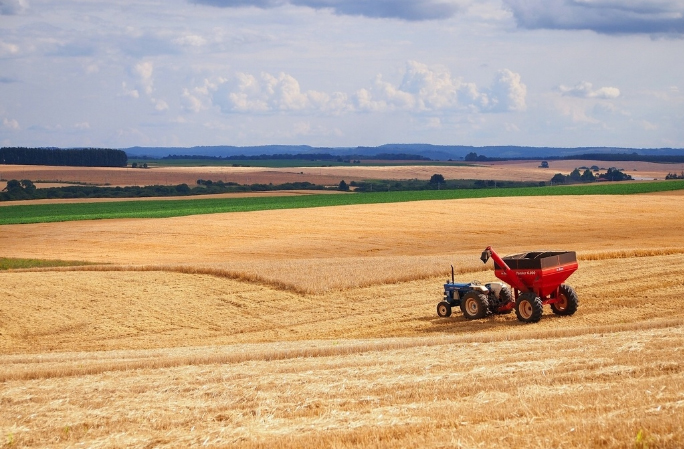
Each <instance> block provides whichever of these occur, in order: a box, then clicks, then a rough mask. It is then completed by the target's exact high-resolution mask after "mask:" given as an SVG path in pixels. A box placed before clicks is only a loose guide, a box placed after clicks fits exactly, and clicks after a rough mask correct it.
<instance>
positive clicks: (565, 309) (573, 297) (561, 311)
mask: <svg viewBox="0 0 684 449" xmlns="http://www.w3.org/2000/svg"><path fill="white" fill-rule="evenodd" d="M578 305H579V299H578V298H577V293H575V290H574V289H573V288H572V287H570V286H569V285H567V284H561V286H560V288H559V291H558V302H555V303H553V304H551V310H552V311H553V313H555V314H556V315H572V314H573V313H575V312H577V306H578Z"/></svg>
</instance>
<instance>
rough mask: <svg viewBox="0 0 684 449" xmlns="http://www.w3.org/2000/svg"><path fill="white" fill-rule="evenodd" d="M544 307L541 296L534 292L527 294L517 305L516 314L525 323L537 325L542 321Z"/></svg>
mask: <svg viewBox="0 0 684 449" xmlns="http://www.w3.org/2000/svg"><path fill="white" fill-rule="evenodd" d="M543 312H544V306H543V305H542V300H541V298H540V297H539V296H537V295H535V294H534V292H525V293H523V294H522V295H520V297H519V298H518V302H516V303H515V314H516V315H517V317H518V319H519V320H520V321H522V322H523V323H536V322H537V321H539V320H541V316H542V313H543Z"/></svg>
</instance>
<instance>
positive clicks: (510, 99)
mask: <svg viewBox="0 0 684 449" xmlns="http://www.w3.org/2000/svg"><path fill="white" fill-rule="evenodd" d="M526 96H527V88H526V87H525V85H524V84H523V83H522V82H521V79H520V75H519V74H517V73H515V72H512V71H510V70H508V69H504V70H500V71H499V72H497V74H496V77H495V79H494V82H493V83H492V85H491V86H490V87H489V88H478V87H477V85H476V84H474V83H466V82H463V81H462V80H461V79H460V78H455V77H453V76H452V75H451V73H450V72H449V71H448V70H446V69H444V68H442V67H428V66H427V65H425V64H422V63H419V62H416V61H409V62H407V64H406V72H405V74H404V77H403V80H402V82H401V84H400V85H399V86H393V85H392V84H390V83H387V82H385V81H383V80H382V78H381V77H380V76H378V77H377V78H376V80H375V84H374V86H373V87H372V88H370V89H361V90H359V91H358V92H357V94H356V105H357V107H358V108H359V109H361V110H367V111H382V110H408V111H414V112H422V111H443V110H453V109H458V108H469V109H474V110H477V111H480V112H506V111H523V110H525V98H526Z"/></svg>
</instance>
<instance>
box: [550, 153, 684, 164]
mask: <svg viewBox="0 0 684 449" xmlns="http://www.w3.org/2000/svg"><path fill="white" fill-rule="evenodd" d="M547 159H560V160H587V161H607V162H627V161H631V162H656V163H658V162H660V163H672V164H679V163H682V162H684V156H668V155H650V156H649V155H643V154H638V153H586V154H574V155H572V156H562V157H555V158H554V157H551V158H547Z"/></svg>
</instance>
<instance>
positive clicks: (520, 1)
mask: <svg viewBox="0 0 684 449" xmlns="http://www.w3.org/2000/svg"><path fill="white" fill-rule="evenodd" d="M503 1H504V4H505V5H506V6H507V7H508V8H509V9H510V10H511V12H512V13H513V16H514V17H515V20H516V22H517V23H518V26H520V27H521V28H529V29H541V28H546V29H563V30H593V31H596V32H599V33H605V34H632V33H636V34H639V33H646V34H682V33H684V1H682V0H654V1H647V0H503Z"/></svg>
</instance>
